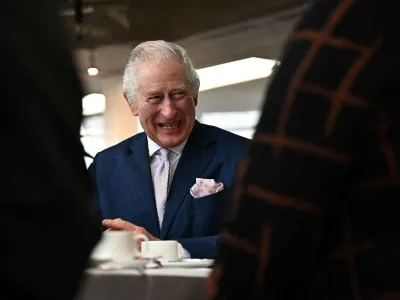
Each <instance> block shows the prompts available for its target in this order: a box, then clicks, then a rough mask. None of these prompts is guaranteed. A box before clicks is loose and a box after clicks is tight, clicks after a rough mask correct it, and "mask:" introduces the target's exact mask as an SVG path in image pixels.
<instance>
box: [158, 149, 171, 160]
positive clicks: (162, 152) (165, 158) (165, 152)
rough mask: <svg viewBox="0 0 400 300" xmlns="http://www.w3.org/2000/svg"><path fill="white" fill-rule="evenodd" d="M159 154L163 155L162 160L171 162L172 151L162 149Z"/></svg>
mask: <svg viewBox="0 0 400 300" xmlns="http://www.w3.org/2000/svg"><path fill="white" fill-rule="evenodd" d="M158 152H159V153H160V155H161V158H162V159H163V160H165V161H169V154H170V153H171V151H169V149H165V148H160V149H159V150H158Z"/></svg>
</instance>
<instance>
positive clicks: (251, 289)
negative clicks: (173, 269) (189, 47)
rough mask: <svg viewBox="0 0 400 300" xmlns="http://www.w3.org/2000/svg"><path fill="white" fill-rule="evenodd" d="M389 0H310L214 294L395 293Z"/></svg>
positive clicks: (397, 151) (272, 93) (239, 202)
mask: <svg viewBox="0 0 400 300" xmlns="http://www.w3.org/2000/svg"><path fill="white" fill-rule="evenodd" d="M390 4H391V3H389V2H388V1H380V2H378V1H374V0H370V1H363V0H342V1H338V0H324V1H314V2H313V3H312V5H311V7H310V9H309V10H308V12H307V13H306V14H305V16H304V17H303V19H302V21H301V22H300V23H299V24H298V25H297V26H296V28H295V29H294V31H293V33H292V34H291V35H290V37H289V39H288V43H287V46H286V48H285V50H284V52H283V57H282V59H281V64H280V67H279V69H278V71H277V73H276V74H275V75H274V78H273V82H272V83H271V85H270V87H269V89H268V92H267V96H266V101H265V104H264V107H263V110H262V116H261V119H260V120H259V124H258V126H257V129H256V133H255V135H254V141H253V142H252V144H251V146H250V148H249V151H248V153H247V155H246V157H245V159H244V160H243V164H242V165H241V167H240V168H239V171H238V174H237V180H238V184H237V185H236V186H235V192H234V197H233V203H232V206H231V208H230V210H229V217H228V219H227V221H226V224H225V225H224V226H223V229H222V231H221V233H220V235H221V243H222V246H221V249H220V251H219V253H218V256H217V260H216V265H215V268H214V270H213V272H212V274H211V277H210V280H209V282H208V295H209V299H215V300H217V299H226V300H229V299H249V300H250V299H271V300H275V299H285V300H287V299H308V300H311V299H318V300H323V299H324V300H325V299H326V300H350V299H354V300H361V299H363V300H364V299H365V300H372V299H376V300H378V299H380V300H385V299H386V300H389V299H393V300H394V299H396V300H397V299H400V259H399V255H400V221H399V217H398V215H399V209H398V208H397V207H398V206H397V204H398V203H397V201H398V200H399V198H400V173H399V172H400V169H399V167H400V166H399V162H400V156H399V155H400V118H399V116H400V98H399V97H400V93H399V85H400V76H399V69H400V59H399V53H400V47H399V45H400V43H399V41H398V37H397V36H398V34H397V32H398V30H397V28H398V26H397V23H396V20H398V16H397V14H398V12H396V11H397V10H396V9H394V7H391V6H392V5H390Z"/></svg>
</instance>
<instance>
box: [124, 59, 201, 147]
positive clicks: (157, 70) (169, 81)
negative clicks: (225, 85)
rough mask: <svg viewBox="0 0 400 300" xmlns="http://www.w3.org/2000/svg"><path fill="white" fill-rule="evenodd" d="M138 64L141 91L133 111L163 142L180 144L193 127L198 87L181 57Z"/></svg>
mask: <svg viewBox="0 0 400 300" xmlns="http://www.w3.org/2000/svg"><path fill="white" fill-rule="evenodd" d="M135 68H136V80H137V91H136V104H135V105H134V106H133V107H131V111H132V114H133V115H134V116H138V117H139V121H140V124H141V125H142V127H143V129H144V131H145V132H146V134H147V135H148V136H149V138H150V139H152V140H153V141H154V142H156V143H157V144H158V145H159V146H161V147H164V148H174V147H177V146H179V145H180V144H182V143H183V142H184V141H185V140H186V139H187V138H188V137H189V135H190V133H191V131H192V129H193V126H194V122H195V116H196V111H195V108H196V105H197V95H198V91H193V89H192V87H191V86H190V84H189V82H188V80H187V78H186V75H185V70H184V67H183V65H182V64H181V63H180V62H179V61H178V60H175V59H167V60H162V61H146V62H142V63H139V64H137V65H136V66H135Z"/></svg>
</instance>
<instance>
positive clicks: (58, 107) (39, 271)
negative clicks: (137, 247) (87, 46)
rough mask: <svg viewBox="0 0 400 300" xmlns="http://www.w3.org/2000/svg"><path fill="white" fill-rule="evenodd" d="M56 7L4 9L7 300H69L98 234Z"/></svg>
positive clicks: (22, 4) (76, 91)
mask: <svg viewBox="0 0 400 300" xmlns="http://www.w3.org/2000/svg"><path fill="white" fill-rule="evenodd" d="M56 3H57V1H52V0H44V1H22V0H15V1H10V2H8V3H7V4H4V5H3V7H2V10H1V18H0V36H1V39H0V40H1V41H2V46H1V50H0V51H1V55H0V59H1V60H2V64H1V65H2V72H3V75H4V76H3V79H2V81H1V85H2V89H1V90H2V97H3V100H2V106H1V110H2V116H3V117H2V124H3V126H1V131H2V139H3V142H4V146H3V147H4V148H3V151H2V156H1V158H2V170H3V174H4V176H5V179H3V181H2V193H3V196H2V197H1V201H0V203H1V209H0V214H1V218H0V222H1V228H2V230H1V233H0V239H1V241H2V247H1V250H0V251H1V259H2V263H1V265H2V267H1V271H0V272H1V278H2V282H3V284H2V292H1V293H2V295H3V298H5V299H35V300H36V299H58V300H63V299H72V297H73V295H74V294H75V292H76V290H77V289H78V286H79V283H80V280H81V277H82V274H83V271H84V268H85V267H86V264H87V261H88V258H89V254H90V252H91V250H92V247H93V246H94V245H95V243H96V242H97V240H98V238H99V235H100V231H99V226H98V224H99V221H98V220H97V216H96V214H95V213H94V212H93V211H92V209H91V205H90V186H89V185H90V183H89V178H88V174H87V171H86V167H85V164H84V158H83V156H84V150H83V147H82V145H81V142H80V125H81V118H82V106H81V105H82V104H81V99H82V89H81V86H80V82H79V80H78V77H77V73H76V70H75V68H74V63H73V60H72V57H71V53H70V49H69V45H68V39H67V37H66V35H65V34H64V32H63V30H62V25H61V20H60V19H59V11H58V7H56V6H55V4H56ZM5 195H7V196H5Z"/></svg>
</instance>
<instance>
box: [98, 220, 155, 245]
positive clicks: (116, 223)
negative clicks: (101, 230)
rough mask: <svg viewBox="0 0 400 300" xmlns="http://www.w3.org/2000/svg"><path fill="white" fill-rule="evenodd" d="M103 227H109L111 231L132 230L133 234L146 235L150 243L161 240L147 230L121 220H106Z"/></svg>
mask: <svg viewBox="0 0 400 300" xmlns="http://www.w3.org/2000/svg"><path fill="white" fill-rule="evenodd" d="M102 223H103V226H105V227H107V228H108V229H109V230H131V231H132V232H133V234H144V235H145V236H147V237H148V238H149V241H159V240H160V239H158V238H156V237H154V236H152V235H151V234H150V233H148V232H147V230H146V229H144V228H143V227H140V226H136V225H134V224H132V223H130V222H127V221H124V220H122V219H120V218H118V219H114V220H110V219H104V220H103V222H102Z"/></svg>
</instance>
